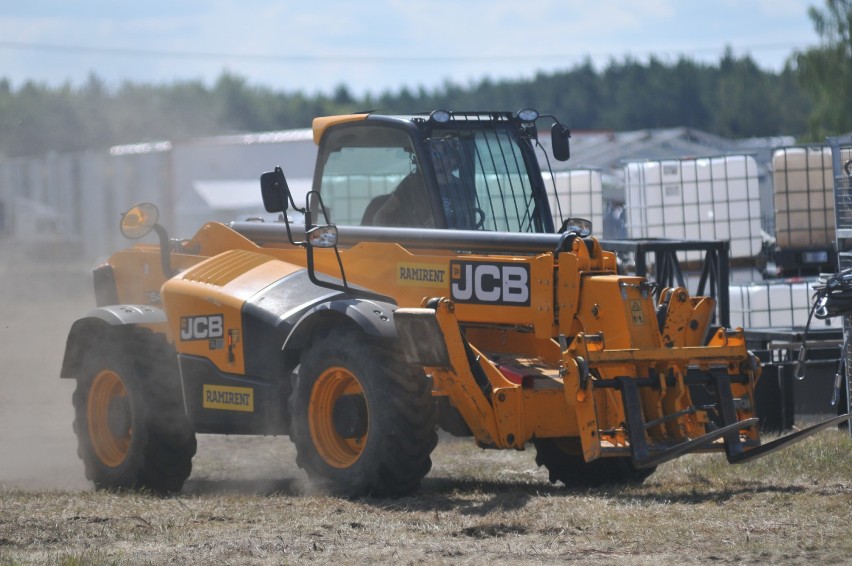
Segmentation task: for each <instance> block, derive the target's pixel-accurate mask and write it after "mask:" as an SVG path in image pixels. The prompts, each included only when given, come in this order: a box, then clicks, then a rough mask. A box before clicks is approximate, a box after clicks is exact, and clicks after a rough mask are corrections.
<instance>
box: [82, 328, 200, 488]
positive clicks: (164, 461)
mask: <svg viewBox="0 0 852 566" xmlns="http://www.w3.org/2000/svg"><path fill="white" fill-rule="evenodd" d="M73 402H74V413H75V418H74V431H75V433H76V434H77V442H78V444H77V454H78V455H79V456H80V459H81V460H83V464H84V466H85V472H86V478H87V479H89V480H91V481H92V482H93V483H94V484H95V487H96V488H98V489H150V490H152V491H155V492H158V493H168V492H176V491H180V489H181V487H182V486H183V482H184V481H185V480H186V478H187V477H189V474H190V472H191V471H192V457H193V456H194V455H195V450H196V440H195V433H194V432H193V430H192V426H191V424H190V422H189V419H188V418H187V416H186V413H185V412H184V406H183V393H182V391H181V386H180V375H179V372H178V366H177V359H176V356H175V351H174V349H173V348H172V347H171V346H169V345H168V343H166V341H165V339H164V338H162V337H160V336H155V335H154V334H153V333H151V332H150V331H148V330H144V329H137V328H110V329H109V330H108V331H107V332H106V333H105V334H103V335H102V336H101V337H100V339H99V340H98V341H97V342H96V343H95V345H94V346H93V348H92V349H91V350H90V351H89V352H87V354H86V356H85V360H84V362H83V367H82V371H81V374H80V376H78V378H77V388H76V390H75V391H74V396H73Z"/></svg>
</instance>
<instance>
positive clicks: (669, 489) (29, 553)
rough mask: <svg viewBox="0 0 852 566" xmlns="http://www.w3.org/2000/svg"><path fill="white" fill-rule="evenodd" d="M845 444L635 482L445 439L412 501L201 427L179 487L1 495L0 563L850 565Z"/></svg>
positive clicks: (689, 467) (822, 443) (820, 444)
mask: <svg viewBox="0 0 852 566" xmlns="http://www.w3.org/2000/svg"><path fill="white" fill-rule="evenodd" d="M850 456H852V441H850V439H849V438H848V436H846V435H845V434H843V433H840V432H838V431H829V432H827V433H823V434H822V435H820V436H818V437H816V438H813V439H810V440H807V441H805V442H803V443H801V444H799V445H797V446H795V447H793V448H790V449H788V450H786V451H784V452H781V453H778V454H775V455H772V456H769V457H767V458H765V459H763V460H762V461H759V462H754V463H751V464H748V465H745V466H739V467H733V466H728V465H727V464H725V463H724V458H723V457H721V456H718V455H706V456H704V455H696V456H688V457H685V458H682V459H680V460H678V461H675V462H672V463H669V464H666V465H665V466H663V467H661V468H660V470H658V472H657V473H656V474H655V475H653V476H652V477H651V478H650V479H649V480H648V481H647V482H646V484H645V485H642V486H635V487H624V488H610V489H596V490H580V491H571V490H566V489H563V488H561V487H559V486H552V485H550V484H549V483H547V480H546V475H545V473H544V472H543V471H542V470H538V469H536V468H535V464H534V463H533V454H532V451H530V452H520V453H516V452H485V451H480V450H479V449H477V448H475V447H474V446H473V445H472V444H470V443H467V442H461V441H455V440H447V439H444V440H443V441H442V443H441V444H440V445H439V447H438V449H437V450H436V453H435V458H434V459H435V466H434V469H433V472H432V473H431V474H430V475H429V476H428V477H427V479H426V480H425V481H424V484H423V487H422V489H421V490H420V491H419V492H418V493H417V494H416V495H414V496H411V497H406V498H401V499H396V500H387V499H363V500H345V499H338V498H331V497H327V496H324V495H322V494H318V493H313V492H312V491H311V489H310V487H309V486H308V485H307V484H305V482H304V477H303V475H302V474H301V472H300V471H298V470H296V469H295V468H293V465H292V448H291V447H290V445H289V442H288V441H287V440H285V439H238V438H230V439H224V438H213V437H203V438H202V443H201V449H200V452H199V456H198V460H197V465H196V470H195V472H194V473H193V476H192V478H190V480H189V482H188V483H187V487H186V489H185V491H184V493H183V494H181V495H180V496H177V497H171V498H159V497H155V496H150V495H145V494H136V493H104V492H92V491H23V490H18V489H12V490H8V491H6V492H4V493H3V494H2V497H0V564H17V563H30V562H36V563H48V564H113V563H115V564H137V563H151V564H162V563H181V564H184V563H190V564H192V563H197V564H207V563H233V564H247V563H255V564H267V563H268V564H295V563H304V562H318V563H344V564H354V563H359V564H361V563H370V562H392V563H401V564H421V563H427V564H443V563H453V564H482V563H486V562H493V563H530V564H537V563H555V562H569V561H570V562H577V563H589V562H603V563H614V562H619V563H631V564H652V563H672V564H673V563H678V564H681V563H691V562H692V563H697V562H701V563H706V562H711V561H714V562H736V563H748V562H752V563H766V562H777V563H792V564H806V563H807V564H812V563H819V564H831V563H837V564H841V563H848V562H849V561H850V557H852V538H850V537H849V536H848V535H849V525H850V524H852V457H850Z"/></svg>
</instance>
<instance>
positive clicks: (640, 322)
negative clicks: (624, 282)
mask: <svg viewBox="0 0 852 566" xmlns="http://www.w3.org/2000/svg"><path fill="white" fill-rule="evenodd" d="M630 318H631V320H632V321H633V326H645V315H644V314H643V313H642V301H637V300H632V301H630Z"/></svg>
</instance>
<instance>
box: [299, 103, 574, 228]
mask: <svg viewBox="0 0 852 566" xmlns="http://www.w3.org/2000/svg"><path fill="white" fill-rule="evenodd" d="M537 118H538V113H536V112H534V111H529V110H526V111H522V112H519V113H518V114H517V115H515V114H512V113H507V112H492V113H450V112H446V111H434V112H432V113H431V114H428V115H427V114H422V115H413V116H388V115H380V114H357V115H349V116H341V117H334V118H318V119H317V120H315V122H314V136H315V139H316V140H317V141H318V142H319V156H318V159H317V171H316V174H315V175H314V186H313V190H315V191H318V192H319V193H320V195H322V201H323V203H324V204H325V206H326V208H327V209H328V211H329V213H330V221H331V222H332V223H334V224H337V225H344V226H346V225H348V226H359V225H360V226H400V227H409V228H449V229H459V230H488V231H501V232H515V233H517V232H553V231H554V226H553V219H552V216H551V213H550V209H549V206H548V199H547V195H546V193H545V187H544V183H543V180H542V176H541V172H540V169H539V166H538V162H537V160H536V157H535V154H534V151H533V147H532V142H533V141H534V140H535V136H536V128H535V120H536V119H537ZM557 126H558V128H557ZM553 132H554V135H555V136H556V138H559V139H555V138H554V143H553V147H554V152H555V153H556V157H557V159H559V158H560V157H561V158H564V159H567V154H568V153H567V152H568V144H567V138H568V131H567V129H566V128H565V127H564V126H562V125H561V124H559V123H558V122H557V123H556V124H555V125H554V129H553ZM312 208H314V207H313V206H312ZM316 212H317V211H315V213H314V215H313V216H314V217H315V218H317V217H318V216H317V215H316Z"/></svg>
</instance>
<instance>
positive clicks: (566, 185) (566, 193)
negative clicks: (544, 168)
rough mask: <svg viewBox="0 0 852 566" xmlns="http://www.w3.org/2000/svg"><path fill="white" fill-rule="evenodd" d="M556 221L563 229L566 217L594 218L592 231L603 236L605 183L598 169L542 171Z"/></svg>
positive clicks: (556, 225)
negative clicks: (551, 173) (551, 174)
mask: <svg viewBox="0 0 852 566" xmlns="http://www.w3.org/2000/svg"><path fill="white" fill-rule="evenodd" d="M542 176H543V178H544V186H545V189H546V190H547V200H548V203H549V204H550V212H551V214H552V215H553V224H554V226H555V227H556V228H557V229H559V227H560V226H562V222H563V221H564V220H565V219H566V218H585V219H586V220H591V221H592V230H593V232H594V234H595V235H596V236H598V237H601V236H602V235H603V232H602V230H603V215H604V204H603V182H602V178H601V172H600V171H599V170H596V169H571V170H568V171H557V172H554V173H553V177H552V178H551V176H550V172H544V173H543V174H542Z"/></svg>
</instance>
